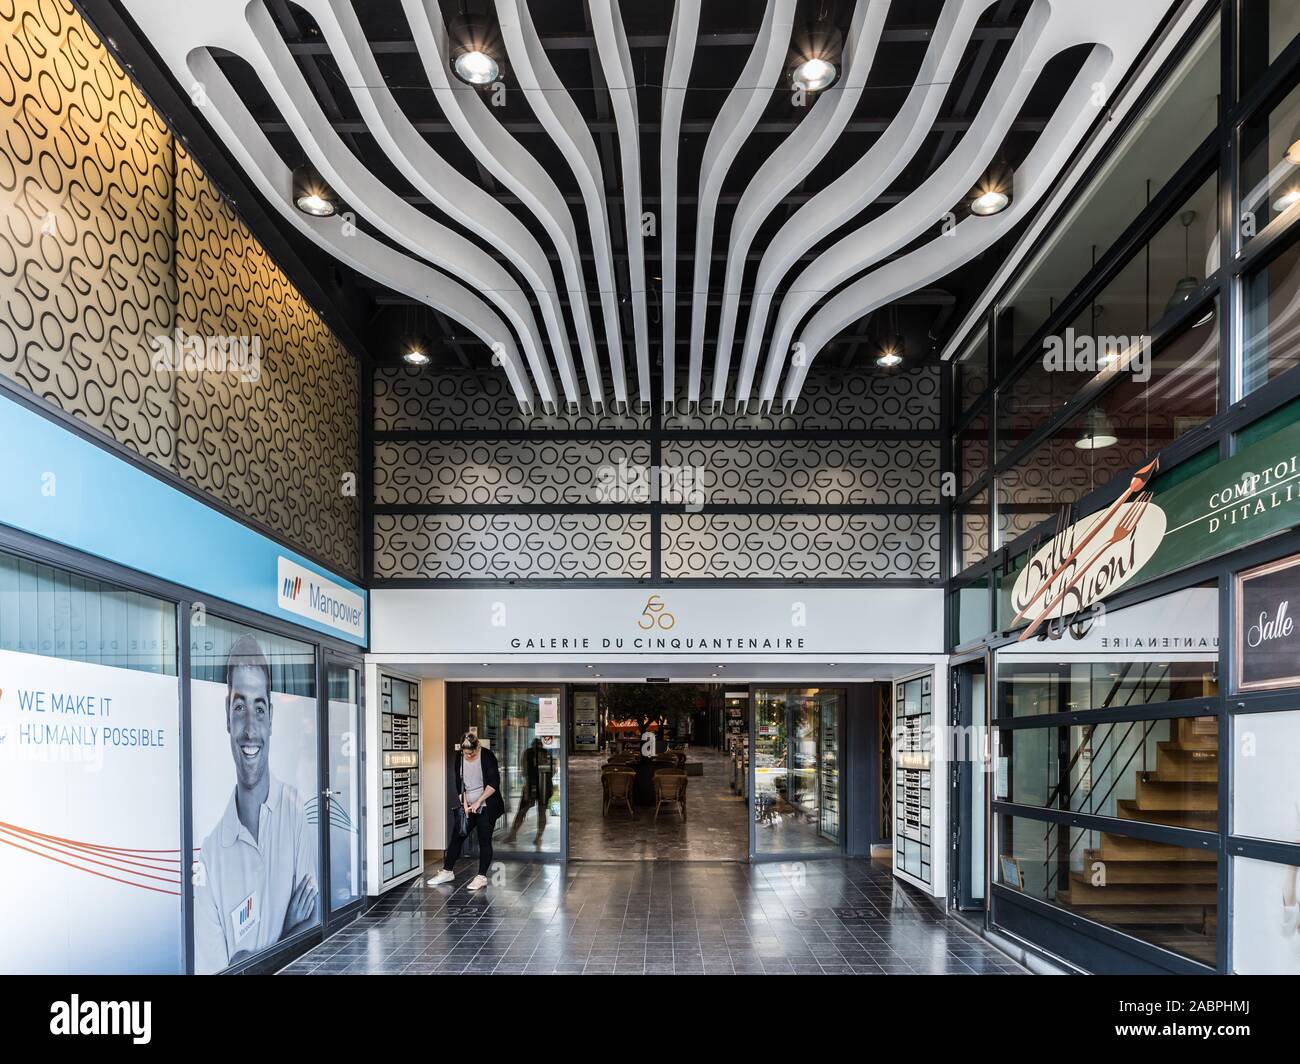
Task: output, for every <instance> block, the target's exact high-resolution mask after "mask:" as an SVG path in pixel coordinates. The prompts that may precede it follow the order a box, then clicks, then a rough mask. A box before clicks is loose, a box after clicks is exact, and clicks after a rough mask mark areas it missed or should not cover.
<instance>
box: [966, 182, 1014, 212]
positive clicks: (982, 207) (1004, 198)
mask: <svg viewBox="0 0 1300 1064" xmlns="http://www.w3.org/2000/svg"><path fill="white" fill-rule="evenodd" d="M1010 202H1011V197H1010V196H1008V195H1007V194H1006V193H1005V192H1003V191H1002V190H1001V189H996V188H990V189H986V190H985V191H983V192H981V193H980V194H979V195H978V196H976V197H975V198H974V199H973V200H971V201H970V212H971V214H978V215H979V216H980V217H981V218H987V217H988V216H989V215H990V214H998V213H1000V212H1002V211H1005V210H1006V209H1007V205H1008V204H1009V203H1010Z"/></svg>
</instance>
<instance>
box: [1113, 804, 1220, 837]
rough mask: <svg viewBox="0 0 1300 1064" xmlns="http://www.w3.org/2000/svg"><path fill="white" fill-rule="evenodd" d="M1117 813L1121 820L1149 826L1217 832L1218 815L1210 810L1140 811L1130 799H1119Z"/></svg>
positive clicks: (1215, 811)
mask: <svg viewBox="0 0 1300 1064" xmlns="http://www.w3.org/2000/svg"><path fill="white" fill-rule="evenodd" d="M1116 804H1117V806H1118V809H1117V813H1118V815H1119V817H1120V818H1121V819H1122V820H1145V821H1147V822H1148V823H1151V824H1164V825H1166V826H1168V827H1175V828H1196V829H1198V830H1200V831H1217V830H1218V828H1219V814H1218V811H1217V810H1212V809H1142V808H1140V807H1139V806H1138V804H1137V802H1135V801H1132V800H1131V799H1121V800H1120V801H1119V802H1118V803H1116Z"/></svg>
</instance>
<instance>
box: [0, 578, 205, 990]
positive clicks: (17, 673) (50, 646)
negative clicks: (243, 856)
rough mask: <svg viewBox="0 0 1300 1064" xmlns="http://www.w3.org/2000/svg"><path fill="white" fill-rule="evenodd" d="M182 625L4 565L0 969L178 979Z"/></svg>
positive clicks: (101, 586) (142, 602)
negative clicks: (171, 976) (179, 632)
mask: <svg viewBox="0 0 1300 1064" xmlns="http://www.w3.org/2000/svg"><path fill="white" fill-rule="evenodd" d="M176 623H177V617H176V607H175V606H174V605H173V604H172V603H170V602H164V601H162V600H160V599H156V598H151V597H150V596H148V595H143V594H140V593H138V592H134V591H127V590H124V589H122V588H119V587H115V586H114V585H112V584H108V583H105V582H103V581H99V580H94V579H90V578H87V577H82V576H79V575H77V574H75V573H71V572H68V571H67V570H64V569H58V568H54V567H53V566H49V565H42V564H39V563H37V562H31V561H28V560H26V559H22V558H17V557H14V556H11V555H8V554H0V675H2V676H3V678H4V679H3V683H0V844H3V845H0V972H8V973H21V974H72V973H86V974H111V975H120V974H135V975H144V974H174V973H178V972H180V971H181V965H182V948H183V946H182V943H183V935H182V932H181V883H182V878H181V877H182V876H183V875H184V874H185V871H186V868H185V864H184V862H183V861H182V859H181V841H180V804H181V803H180V761H181V740H180V686H179V682H178V680H177V646H176V637H177V627H176Z"/></svg>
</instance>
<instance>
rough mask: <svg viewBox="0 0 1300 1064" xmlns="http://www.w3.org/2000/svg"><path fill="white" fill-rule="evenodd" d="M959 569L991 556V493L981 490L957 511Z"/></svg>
mask: <svg viewBox="0 0 1300 1064" xmlns="http://www.w3.org/2000/svg"><path fill="white" fill-rule="evenodd" d="M955 532H956V534H957V571H958V572H961V571H962V570H963V569H967V568H969V567H970V566H972V565H974V564H976V563H977V562H981V561H983V560H984V559H985V558H987V557H988V556H989V493H988V491H987V490H985V491H981V492H980V493H979V494H978V495H976V496H975V498H973V499H971V500H970V502H968V503H965V504H964V505H963V506H962V507H961V508H960V509H959V510H958V512H957V528H956V529H955Z"/></svg>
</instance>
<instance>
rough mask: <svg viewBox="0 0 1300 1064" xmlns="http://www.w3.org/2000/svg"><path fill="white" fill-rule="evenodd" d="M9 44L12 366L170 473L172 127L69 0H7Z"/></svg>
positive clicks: (6, 280)
mask: <svg viewBox="0 0 1300 1064" xmlns="http://www.w3.org/2000/svg"><path fill="white" fill-rule="evenodd" d="M0 43H2V45H3V46H2V47H0V126H3V128H4V135H3V136H0V207H2V208H3V209H2V210H0V215H3V217H2V218H0V372H3V373H4V375H5V376H6V377H8V378H9V379H10V380H13V381H15V382H17V383H18V384H19V385H21V386H22V387H24V388H26V389H28V390H30V391H31V392H33V393H34V394H36V395H38V396H40V397H41V398H42V399H44V400H46V401H47V402H49V403H50V404H52V405H54V406H56V407H58V408H59V409H60V410H64V411H66V412H68V413H69V414H73V415H75V416H76V417H77V418H79V419H80V420H81V421H83V422H85V423H86V424H87V425H89V426H91V427H92V428H95V429H98V430H99V431H100V432H103V433H105V434H106V435H108V436H111V437H112V438H113V439H115V440H117V441H118V442H119V443H121V444H123V445H124V446H126V447H129V448H131V449H132V450H133V451H136V452H137V453H139V454H140V455H142V456H143V457H145V458H148V459H150V460H152V461H154V462H157V463H159V464H160V465H163V466H166V467H167V468H169V469H171V468H173V467H174V463H175V458H176V448H177V435H178V432H179V428H180V418H179V415H178V413H177V410H176V401H175V395H174V390H173V387H172V381H171V380H170V378H169V377H165V376H161V375H159V374H156V373H154V372H153V369H152V366H153V350H152V348H151V344H150V340H151V338H152V337H154V336H158V335H169V334H170V333H171V332H172V330H173V328H174V326H175V314H176V278H175V273H174V261H175V253H176V234H175V229H174V226H173V222H172V208H171V204H172V198H173V195H172V194H173V168H172V137H171V133H170V131H169V130H168V129H167V127H166V126H165V125H164V124H163V122H162V121H161V120H160V119H159V117H158V116H157V115H156V114H155V113H154V112H153V110H152V109H151V108H150V106H149V103H148V101H147V100H146V99H145V98H144V96H143V95H142V94H141V93H140V91H139V90H138V89H137V88H136V87H135V85H134V84H133V83H132V82H131V81H130V80H128V79H127V78H126V77H125V76H123V74H122V71H121V70H120V68H119V67H118V66H117V64H116V63H115V62H114V61H113V60H112V58H111V57H110V56H109V54H108V53H107V52H106V51H105V50H104V48H103V46H102V45H100V43H99V41H98V40H97V39H96V38H95V37H94V35H93V34H92V33H91V32H90V30H89V29H88V28H87V27H86V25H85V24H84V23H83V22H82V20H81V17H80V16H79V15H77V14H76V13H75V12H74V11H73V9H72V7H71V5H70V4H68V3H67V2H66V0H52V2H44V3H41V2H38V0H15V2H10V3H8V4H3V5H0Z"/></svg>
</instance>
